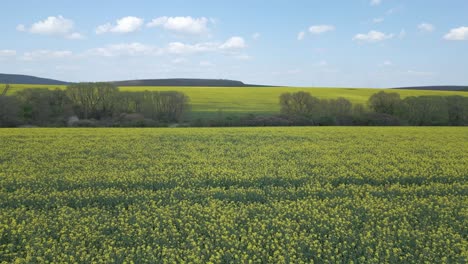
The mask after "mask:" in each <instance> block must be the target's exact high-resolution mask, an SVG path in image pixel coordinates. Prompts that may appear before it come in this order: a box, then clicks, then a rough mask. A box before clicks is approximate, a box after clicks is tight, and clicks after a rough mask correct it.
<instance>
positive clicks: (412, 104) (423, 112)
mask: <svg viewBox="0 0 468 264" xmlns="http://www.w3.org/2000/svg"><path fill="white" fill-rule="evenodd" d="M279 105H280V113H279V114H274V115H255V114H247V115H243V116H232V115H229V116H223V114H222V113H220V114H219V115H218V117H216V118H211V119H210V118H205V119H194V120H191V121H190V123H188V122H185V121H187V118H185V119H184V120H183V118H184V117H187V114H188V113H189V111H190V105H189V98H188V96H186V95H185V94H183V93H181V92H175V91H160V92H158V91H144V92H123V91H119V89H118V88H117V87H116V86H114V85H112V84H110V83H78V84H72V85H69V86H68V87H67V88H66V89H65V90H58V89H57V90H48V89H46V88H44V89H40V88H33V89H24V90H21V91H18V92H16V93H14V94H13V95H11V96H6V95H1V96H0V127H15V126H21V125H33V126H54V127H60V126H112V127H119V126H122V127H133V126H135V127H157V126H167V125H168V124H171V123H179V124H181V123H182V122H183V121H184V125H185V126H187V125H188V126H195V127H197V126H202V127H205V126H221V127H223V126H332V125H336V126H352V125H355V126H392V125H395V126H397V125H411V126H466V125H468V97H464V96H458V95H455V96H412V97H407V98H404V99H402V98H401V97H400V95H399V94H398V93H396V92H384V91H381V92H378V93H376V94H373V95H372V96H370V98H369V99H368V101H367V104H365V105H364V104H352V103H351V102H350V101H349V100H348V99H345V98H336V99H319V98H317V97H314V96H312V95H311V94H310V93H308V92H305V91H300V92H296V93H284V94H281V95H280V97H279Z"/></svg>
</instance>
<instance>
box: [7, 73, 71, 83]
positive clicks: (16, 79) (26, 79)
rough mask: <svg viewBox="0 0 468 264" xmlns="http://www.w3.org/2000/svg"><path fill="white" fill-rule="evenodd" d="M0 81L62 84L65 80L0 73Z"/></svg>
mask: <svg viewBox="0 0 468 264" xmlns="http://www.w3.org/2000/svg"><path fill="white" fill-rule="evenodd" d="M0 83H11V84H45V85H64V84H68V83H67V82H62V81H58V80H53V79H46V78H40V77H35V76H29V75H20V74H4V73H0Z"/></svg>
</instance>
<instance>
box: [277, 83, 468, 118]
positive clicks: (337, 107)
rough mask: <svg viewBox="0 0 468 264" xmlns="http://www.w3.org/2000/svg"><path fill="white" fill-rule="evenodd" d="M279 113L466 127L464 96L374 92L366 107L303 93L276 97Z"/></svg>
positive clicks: (466, 101)
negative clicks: (405, 94) (405, 95)
mask: <svg viewBox="0 0 468 264" xmlns="http://www.w3.org/2000/svg"><path fill="white" fill-rule="evenodd" d="M279 101H280V105H281V114H283V115H284V116H286V117H289V118H293V119H300V120H301V122H305V123H307V124H308V125H363V126H366V125H411V126H466V125H468V97H464V96H459V95H454V96H411V97H407V98H404V99H402V98H401V97H400V94H398V93H395V92H390V93H387V92H384V91H381V92H378V93H376V94H373V95H372V96H370V97H369V100H368V102H367V106H365V105H363V104H355V105H353V104H352V103H351V102H350V101H349V100H347V99H345V98H338V99H330V100H327V99H318V98H316V97H313V96H312V95H311V94H310V93H307V92H297V93H284V94H282V95H281V96H280V99H279Z"/></svg>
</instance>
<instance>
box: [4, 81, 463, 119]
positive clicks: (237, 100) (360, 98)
mask: <svg viewBox="0 0 468 264" xmlns="http://www.w3.org/2000/svg"><path fill="white" fill-rule="evenodd" d="M32 87H37V88H40V87H42V88H47V87H48V88H50V89H56V88H60V89H65V88H66V86H44V85H21V84H12V85H11V89H10V90H9V92H8V93H9V94H14V93H15V92H18V91H20V90H22V89H25V88H32ZM119 90H120V91H125V92H144V91H178V92H182V93H184V94H185V95H187V96H188V97H190V101H191V102H190V103H191V105H192V116H193V120H196V119H198V118H216V116H217V112H218V110H219V109H222V110H223V113H224V115H225V116H242V115H245V114H248V113H253V114H260V115H267V114H276V113H279V111H280V105H279V104H278V98H279V96H280V95H281V94H283V93H295V92H299V91H304V90H307V91H309V92H310V93H311V94H312V95H313V96H315V97H317V98H319V99H328V100H329V99H337V98H338V97H343V98H346V99H348V100H349V101H351V103H353V105H354V104H358V103H360V104H366V103H367V101H368V99H369V97H370V96H371V95H373V94H375V93H377V92H379V91H381V89H367V88H359V89H354V88H319V87H317V88H295V87H148V86H133V87H132V86H127V87H120V88H119ZM390 91H392V92H395V93H398V94H400V96H401V98H406V97H409V96H422V95H437V96H450V95H459V96H463V97H468V93H466V92H454V91H419V90H390Z"/></svg>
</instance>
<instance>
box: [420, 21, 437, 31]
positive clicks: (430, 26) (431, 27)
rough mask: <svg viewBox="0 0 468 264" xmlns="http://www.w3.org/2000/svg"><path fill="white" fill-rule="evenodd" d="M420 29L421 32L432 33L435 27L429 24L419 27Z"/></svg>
mask: <svg viewBox="0 0 468 264" xmlns="http://www.w3.org/2000/svg"><path fill="white" fill-rule="evenodd" d="M418 29H419V31H421V32H432V31H434V26H433V25H432V24H429V23H421V24H419V25H418Z"/></svg>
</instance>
